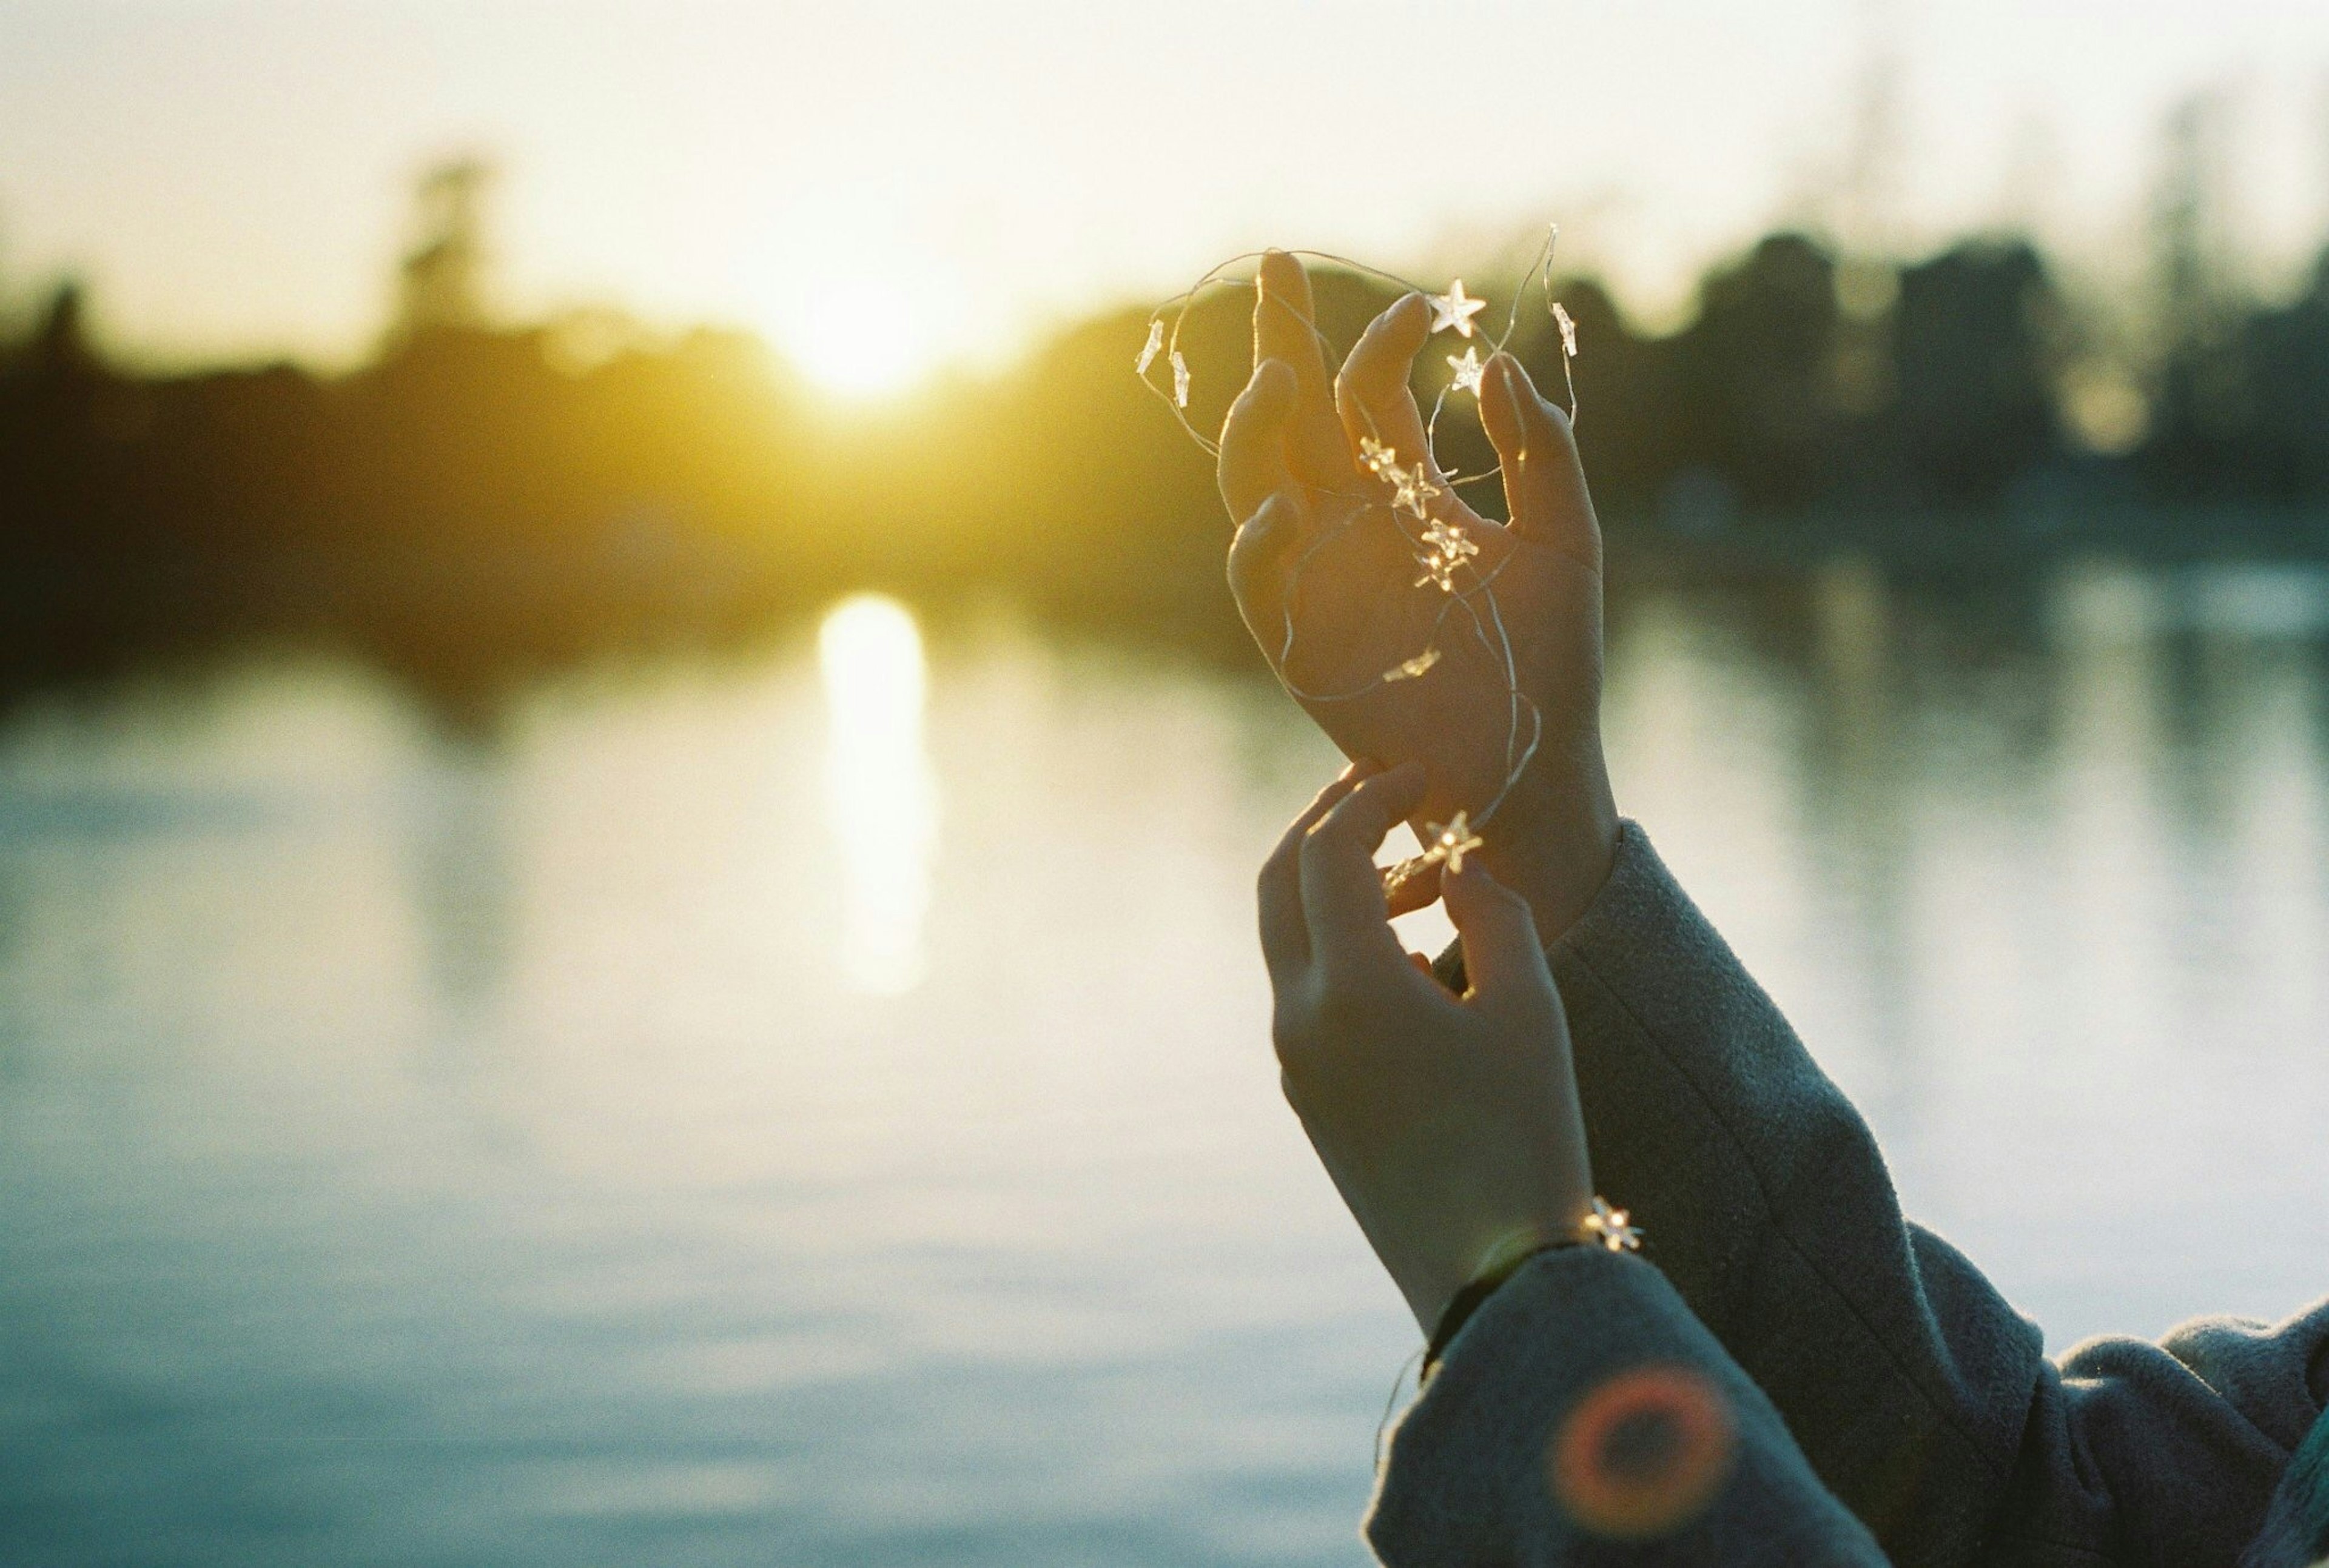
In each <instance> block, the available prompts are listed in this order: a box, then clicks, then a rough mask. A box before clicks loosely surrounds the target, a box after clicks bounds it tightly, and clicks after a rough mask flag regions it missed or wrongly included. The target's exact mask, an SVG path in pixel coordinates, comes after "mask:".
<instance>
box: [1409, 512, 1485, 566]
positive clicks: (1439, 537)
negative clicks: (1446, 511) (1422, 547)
mask: <svg viewBox="0 0 2329 1568" xmlns="http://www.w3.org/2000/svg"><path fill="white" fill-rule="evenodd" d="M1423 542H1424V543H1426V544H1428V545H1429V546H1430V547H1431V548H1432V549H1435V550H1437V551H1438V552H1439V553H1440V554H1441V555H1444V556H1446V557H1447V559H1449V560H1451V561H1466V560H1470V559H1472V558H1473V557H1474V556H1476V555H1478V554H1479V553H1480V547H1479V546H1478V545H1477V544H1476V543H1474V542H1473V540H1472V536H1471V535H1470V534H1468V533H1466V532H1465V531H1464V525H1463V524H1462V523H1460V522H1447V521H1439V522H1435V523H1433V524H1432V525H1431V526H1430V527H1429V528H1427V529H1425V530H1423Z"/></svg>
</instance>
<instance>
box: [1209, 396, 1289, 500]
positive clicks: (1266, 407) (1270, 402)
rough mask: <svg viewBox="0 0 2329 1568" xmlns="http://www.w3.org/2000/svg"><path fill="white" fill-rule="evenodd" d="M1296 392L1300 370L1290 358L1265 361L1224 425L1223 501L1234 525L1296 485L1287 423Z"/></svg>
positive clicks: (1222, 442)
mask: <svg viewBox="0 0 2329 1568" xmlns="http://www.w3.org/2000/svg"><path fill="white" fill-rule="evenodd" d="M1296 390H1297V389H1296V384H1295V380H1294V372H1293V371H1291V370H1289V369H1288V368H1287V363H1286V361H1284V360H1264V361H1261V363H1259V364H1258V365H1256V366H1254V368H1253V377H1252V379H1251V380H1249V381H1247V382H1246V384H1245V390H1243V391H1242V392H1240V393H1239V394H1238V398H1237V401H1236V402H1234V403H1231V405H1230V414H1229V418H1227V419H1226V420H1224V421H1223V422H1222V424H1221V464H1220V467H1219V470H1218V478H1219V480H1220V482H1221V503H1222V504H1223V505H1225V506H1227V507H1228V508H1229V509H1230V521H1231V522H1233V523H1234V522H1242V521H1244V520H1245V519H1247V518H1249V517H1251V516H1252V515H1253V514H1254V512H1257V511H1258V510H1259V508H1260V506H1261V503H1262V501H1263V498H1265V497H1266V496H1268V495H1269V494H1271V493H1273V492H1276V491H1279V490H1285V489H1287V488H1290V487H1291V485H1292V484H1293V481H1294V475H1293V474H1292V473H1291V472H1289V471H1288V470H1287V466H1286V421H1287V417H1288V416H1289V415H1291V414H1292V413H1293V412H1294V398H1295V392H1296Z"/></svg>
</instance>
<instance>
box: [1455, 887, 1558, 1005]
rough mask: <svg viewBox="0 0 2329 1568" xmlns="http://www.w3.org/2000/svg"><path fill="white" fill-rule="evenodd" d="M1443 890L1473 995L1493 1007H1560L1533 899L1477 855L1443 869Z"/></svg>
mask: <svg viewBox="0 0 2329 1568" xmlns="http://www.w3.org/2000/svg"><path fill="white" fill-rule="evenodd" d="M1439 890H1440V896H1441V897H1442V898H1444V899H1445V900H1446V902H1447V917H1448V918H1449V919H1450V920H1452V921H1454V922H1455V923H1456V931H1457V934H1458V935H1459V936H1461V937H1462V938H1463V939H1464V972H1465V974H1466V977H1467V978H1468V979H1469V980H1470V981H1471V984H1472V995H1473V996H1474V997H1475V998H1476V999H1477V1000H1480V1001H1482V1002H1484V1003H1485V1004H1486V1005H1488V1006H1490V1007H1507V1006H1515V1005H1517V1006H1520V1007H1523V1008H1533V1007H1548V1008H1552V1009H1558V1008H1559V1006H1560V1002H1559V1000H1558V993H1557V992H1555V991H1554V990H1553V986H1552V971H1551V969H1550V968H1549V967H1547V966H1546V964H1545V962H1544V949H1543V947H1542V946H1541V945H1540V944H1538V941H1537V934H1536V920H1535V918H1534V916H1533V915H1531V914H1530V912H1529V906H1528V900H1527V899H1525V898H1523V897H1521V896H1520V895H1519V894H1517V893H1515V892H1513V890H1512V889H1511V888H1509V887H1505V886H1504V884H1503V883H1502V882H1499V881H1497V880H1496V879H1495V878H1494V877H1491V876H1489V875H1488V871H1487V868H1486V867H1485V866H1483V865H1481V864H1480V862H1479V861H1478V860H1476V859H1466V861H1465V862H1464V869H1462V870H1460V871H1448V870H1444V869H1443V870H1442V871H1441V873H1440V877H1439Z"/></svg>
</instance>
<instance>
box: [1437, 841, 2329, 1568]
mask: <svg viewBox="0 0 2329 1568" xmlns="http://www.w3.org/2000/svg"><path fill="white" fill-rule="evenodd" d="M1551 960H1552V968H1553V975H1554V979H1555V980H1556V981H1558V982H1559V984H1560V987H1561V998H1562V1000H1563V1002H1564V1003H1565V1004H1566V1006H1567V1009H1568V1012H1569V1021H1570V1035H1571V1037H1572V1040H1573V1049H1574V1056H1575V1059H1576V1063H1577V1073H1578V1087H1579V1096H1580V1098H1581V1100H1582V1103H1583V1105H1584V1109H1585V1118H1586V1126H1587V1129H1588V1131H1589V1138H1590V1140H1591V1143H1592V1154H1593V1166H1594V1173H1595V1177H1596V1178H1597V1180H1598V1184H1599V1186H1600V1187H1601V1188H1602V1190H1603V1191H1604V1192H1606V1193H1608V1195H1609V1197H1610V1199H1611V1201H1613V1202H1615V1203H1617V1204H1620V1205H1622V1206H1624V1207H1628V1208H1631V1209H1632V1210H1633V1211H1634V1214H1635V1217H1636V1222H1637V1223H1638V1224H1640V1225H1641V1226H1642V1227H1643V1229H1644V1230H1645V1233H1646V1234H1647V1235H1648V1236H1649V1238H1650V1242H1651V1244H1652V1246H1653V1247H1654V1248H1655V1253H1656V1257H1657V1260H1658V1263H1659V1266H1660V1267H1661V1268H1662V1269H1663V1270H1664V1272H1665V1274H1666V1276H1667V1278H1668V1279H1669V1280H1671V1281H1672V1282H1673V1284H1674V1287H1675V1289H1676V1290H1677V1291H1679V1293H1680V1294H1681V1296H1682V1298H1683V1301H1684V1302H1686V1303H1687V1304H1688V1305H1689V1307H1690V1308H1691V1309H1692V1310H1693V1312H1694V1313H1695V1314H1696V1315H1697V1317H1698V1318H1699V1319H1701V1320H1702V1322H1703V1323H1704V1324H1705V1325H1706V1327H1707V1328H1708V1329H1710V1330H1711V1332H1712V1333H1713V1334H1714V1336H1715V1337H1716V1338H1717V1339H1719V1340H1720V1341H1721V1343H1722V1345H1723V1347H1725V1348H1726V1349H1727V1350H1728V1351H1729V1352H1730V1355H1731V1356H1732V1357H1734V1358H1735V1359H1736V1360H1737V1362H1738V1363H1739V1365H1740V1366H1741V1367H1742V1368H1743V1369H1744V1370H1745V1372H1746V1373H1747V1375H1748V1376H1749V1377H1751V1378H1752V1379H1754V1381H1755V1382H1756V1383H1757V1384H1758V1385H1760V1386H1761V1387H1762V1388H1763V1390H1764V1391H1765V1392H1766V1393H1767V1394H1769V1396H1770V1398H1771V1400H1772V1403H1773V1404H1775V1405H1776V1406H1777V1409H1778V1411H1779V1413H1780V1414H1781V1415H1782V1416H1783V1417H1784V1418H1785V1419H1786V1422H1787V1426H1788V1429H1789V1430H1790V1431H1791V1432H1793V1433H1794V1434H1795V1438H1796V1441H1797V1443H1799V1444H1800V1445H1801V1447H1802V1450H1803V1452H1804V1454H1805V1456H1806V1458H1807V1459H1808V1460H1809V1461H1810V1463H1811V1465H1812V1468H1813V1469H1814V1470H1815V1472H1816V1473H1817V1474H1818V1475H1819V1477H1820V1479H1822V1480H1823V1481H1824V1482H1825V1484H1826V1485H1827V1486H1828V1487H1829V1488H1830V1489H1831V1490H1833V1491H1834V1494H1835V1495H1836V1496H1837V1497H1838V1498H1841V1499H1842V1500H1843V1502H1844V1503H1845V1504H1846V1505H1847V1506H1849V1507H1851V1508H1852V1510H1853V1512H1854V1513H1855V1514H1856V1515H1858V1516H1859V1517H1860V1518H1861V1519H1862V1520H1863V1521H1865V1522H1866V1524H1867V1525H1868V1526H1869V1527H1870V1528H1871V1529H1872V1531H1873V1532H1874V1533H1875V1535H1876V1536H1877V1538H1878V1540H1879V1542H1880V1543H1881V1545H1882V1546H1883V1547H1884V1549H1885V1550H1886V1552H1888V1553H1889V1554H1891V1558H1892V1559H1893V1561H1895V1562H1896V1563H1900V1564H1902V1565H1904V1568H1909V1565H1932V1568H1943V1565H1956V1564H1962V1563H1971V1562H1974V1561H1975V1560H1976V1558H1977V1557H1978V1559H1979V1560H1980V1561H1982V1562H1984V1563H1988V1562H1992V1561H1997V1562H2047V1563H2051V1562H2059V1563H2100V1562H2109V1563H2131V1564H2132V1563H2144V1564H2147V1563H2160V1564H2162V1565H2163V1568H2164V1565H2165V1564H2170V1563H2172V1564H2175V1565H2177V1568H2210V1565H2211V1564H2221V1565H2223V1568H2230V1565H2231V1564H2232V1563H2236V1562H2237V1561H2238V1559H2239V1553H2240V1548H2241V1547H2242V1546H2243V1545H2245V1544H2246V1542H2247V1541H2248V1539H2249V1537H2250V1536H2252V1535H2255V1533H2256V1532H2257V1529H2258V1526H2260V1524H2261V1523H2262V1520H2263V1517H2264V1511H2265V1507H2266V1504H2267V1502H2268V1499H2269V1498H2270V1496H2271V1493H2272V1490H2273V1487H2274V1484H2275V1481H2276V1480H2277V1477H2278V1475H2279V1472H2280V1471H2281V1470H2282V1469H2284V1468H2286V1466H2287V1459H2288V1456H2289V1454H2290V1452H2291V1451H2293V1450H2294V1449H2295V1448H2296V1444H2297V1443H2298V1442H2299V1441H2302V1440H2303V1438H2304V1435H2305V1432H2306V1430H2307V1428H2308V1427H2309V1426H2310V1424H2311V1422H2312V1421H2313V1419H2314V1418H2315V1416H2317V1415H2318V1413H2319V1412H2320V1409H2321V1405H2322V1400H2323V1393H2324V1382H2329V1359H2324V1349H2323V1347H2324V1342H2329V1303H2324V1304H2323V1305H2321V1306H2319V1307H2316V1308H2315V1309H2314V1310H2312V1311H2310V1312H2308V1313H2306V1314H2305V1315H2303V1316H2301V1317H2299V1318H2297V1319H2293V1320H2291V1321H2290V1322H2288V1323H2287V1324H2283V1325H2281V1326H2280V1327H2278V1328H2277V1329H2262V1328H2260V1327H2258V1326H2256V1325H2252V1324H2240V1323H2230V1322H2210V1323H2202V1324H2195V1325H2192V1326H2190V1327H2188V1328H2186V1329H2182V1330H2179V1331H2178V1332H2177V1333H2176V1334H2174V1335H2173V1336H2171V1337H2170V1338H2168V1339H2167V1340H2166V1341H2165V1342H2164V1344H2160V1345H2151V1344H2146V1343H2144V1342H2140V1341H2135V1340H2107V1341H2101V1342H2098V1343H2096V1344H2092V1345H2089V1346H2084V1347H2080V1348H2079V1349H2078V1350H2076V1351H2074V1352H2073V1353H2072V1354H2071V1355H2070V1357H2067V1358H2066V1359H2065V1361H2064V1362H2063V1364H2062V1365H2061V1366H2060V1367H2057V1366H2054V1365H2052V1364H2051V1363H2050V1362H2048V1360H2047V1359H2046V1357H2045V1356H2044V1353H2043V1343H2042V1340H2041V1336H2040V1334H2039V1331H2038V1329H2037V1327H2036V1326H2035V1325H2034V1324H2032V1323H2031V1322H2029V1321H2028V1320H2027V1319H2023V1317H2021V1316H2020V1315H2019V1314H2018V1313H2016V1312H2015V1311H2014V1310H2013V1309H2012V1308H2011V1307H2010V1306H2008V1305H2007V1304H2006V1302H2005V1301H2004V1299H2003V1298H2002V1297H2000V1296H1999V1295H1998V1293H1997V1291H1995V1290H1994V1288H1992V1286H1991V1285H1990V1283H1989V1282H1988V1281H1987V1280H1986V1279H1985V1278H1984V1277H1983V1276H1982V1274H1981V1272H1979V1271H1978V1270H1976V1269H1975V1268H1974V1267H1973V1265H1972V1264H1971V1263H1968V1262H1966V1259H1965V1258H1964V1257H1963V1256H1962V1255H1960V1254H1959V1253H1957V1251H1956V1250H1955V1249H1954V1248H1952V1247H1951V1246H1950V1245H1949V1244H1947V1243H1946V1242H1944V1241H1942V1240H1941V1239H1940V1238H1939V1237H1938V1236H1935V1235H1932V1234H1930V1233H1929V1232H1927V1231H1924V1230H1922V1229H1920V1228H1919V1227H1916V1226H1913V1225H1909V1224H1908V1223H1907V1222H1906V1221H1905V1220H1904V1219H1903V1218H1902V1216H1901V1214H1900V1205H1899V1202H1898V1200H1897V1198H1896V1197H1895V1196H1894V1194H1893V1190H1892V1186H1891V1179H1890V1178H1889V1176H1888V1175H1887V1173H1886V1171H1885V1169H1884V1162H1883V1160H1882V1158H1881V1155H1880V1154H1879V1153H1878V1151H1877V1148H1876V1143H1875V1140H1874V1139H1873V1137H1872V1135H1871V1134H1870V1132H1869V1130H1868V1127H1867V1124H1866V1123H1865V1122H1862V1120H1861V1117H1860V1115H1859V1113H1858V1112H1856V1111H1855V1110H1854V1109H1853V1106H1852V1104H1851V1103H1850V1102H1849V1101H1847V1100H1846V1099H1845V1098H1844V1097H1843V1094H1842V1093H1841V1092H1840V1091H1839V1090H1838V1089H1837V1088H1836V1086H1835V1085H1834V1084H1833V1083H1831V1082H1830V1081H1829V1080H1828V1078H1827V1076H1826V1075H1825V1074H1823V1073H1822V1072H1821V1071H1820V1070H1819V1067H1818V1066H1817V1065H1816V1064H1815V1063H1814V1062H1813V1060H1812V1059H1811V1056H1810V1055H1809V1054H1808V1053H1807V1052H1806V1050H1805V1049H1804V1047H1803V1045H1802V1042H1801V1041H1799V1040H1798V1039H1797V1038H1796V1035H1795V1031H1794V1030H1793V1029H1792V1028H1789V1026H1788V1024H1787V1019H1785V1018H1784V1017H1782V1016H1781V1014H1780V1012H1779V1010H1778V1009H1777V1007H1776V1006H1775V1005H1774V1004H1773V1003H1772V1001H1771V1000H1770V998H1769V997H1768V996H1766V995H1765V994H1764V993H1763V991H1762V990H1761V988H1760V987H1759V986H1758V985H1757V984H1756V983H1755V981H1753V980H1752V979H1751V978H1750V977H1749V975H1748V974H1747V972H1746V971H1745V970H1744V969H1742V968H1741V967H1740V963H1739V961H1738V959H1737V958H1736V957H1735V956H1734V955H1733V954H1732V953H1731V952H1730V948H1729V947H1728V946H1727V945H1726V944H1724V943H1723V941H1722V939H1721V936H1720V935H1718V934H1716V933H1715V931H1714V929H1713V928H1712V927H1711V925H1708V924H1707V922H1706V920H1705V918H1704V916H1702V915H1701V914H1700V913H1699V912H1698V910H1697V908H1696V907H1695V906H1693V904H1692V903H1691V901H1690V898H1689V897H1688V896H1687V895H1686V894H1684V893H1683V890H1682V888H1681V887H1679V886H1677V885H1676V884H1675V882H1674V878H1673V877H1672V876H1671V875H1670V874H1669V873H1668V872H1667V870H1666V869H1665V867H1664V865H1663V864H1661V863H1660V861H1659V859H1658V858H1657V855H1656V853H1655V851H1654V850H1652V849H1651V848H1650V845H1649V842H1648V840H1647V839H1646V838H1645V836H1644V834H1643V833H1642V831H1641V829H1640V828H1639V827H1638V826H1637V825H1636V824H1633V823H1627V824H1626V827H1625V829H1624V831H1623V832H1622V834H1621V836H1620V840H1619V845H1618V852H1617V864H1616V867H1615V869H1613V870H1612V872H1611V874H1610V878H1609V881H1608V885H1607V886H1606V887H1604V888H1603V889H1602V891H1601V893H1600V895H1599V896H1598V898H1597V899H1596V900H1595V902H1594V904H1593V906H1592V907H1591V908H1590V909H1589V910H1588V911H1587V912H1586V914H1585V915H1584V917H1583V918H1582V919H1580V920H1579V922H1578V924H1577V925H1576V927H1575V928H1574V929H1572V930H1571V931H1570V933H1569V934H1567V935H1566V936H1565V937H1563V938H1562V939H1561V942H1559V943H1558V944H1555V945H1554V948H1553V950H1552V952H1551ZM1442 963H1443V966H1444V967H1443V970H1442V973H1443V978H1447V979H1449V980H1451V981H1454V982H1456V983H1457V985H1458V986H1459V988H1460V984H1461V972H1460V963H1459V962H1457V957H1456V954H1455V953H1453V952H1451V953H1450V954H1448V955H1447V957H1446V958H1443V960H1442Z"/></svg>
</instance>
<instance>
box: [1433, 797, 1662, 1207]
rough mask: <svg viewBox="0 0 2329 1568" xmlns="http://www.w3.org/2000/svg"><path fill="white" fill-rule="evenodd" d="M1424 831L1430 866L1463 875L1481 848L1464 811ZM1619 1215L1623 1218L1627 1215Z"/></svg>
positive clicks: (1435, 823)
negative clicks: (1468, 860)
mask: <svg viewBox="0 0 2329 1568" xmlns="http://www.w3.org/2000/svg"><path fill="white" fill-rule="evenodd" d="M1423 831H1425V832H1427V833H1429V834H1430V835H1431V838H1430V841H1429V842H1428V843H1426V844H1425V845H1424V847H1423V856H1422V860H1423V864H1425V865H1427V866H1429V865H1430V864H1432V863H1433V862H1434V861H1439V862H1443V863H1445V864H1446V866H1447V869H1449V870H1450V871H1453V872H1455V873H1456V874H1457V876H1459V877H1460V876H1462V875H1463V873H1464V857H1465V856H1466V855H1468V854H1470V853H1471V852H1472V851H1473V850H1476V849H1478V848H1480V840H1479V837H1478V836H1477V835H1476V834H1475V833H1474V832H1473V831H1472V826H1471V824H1470V823H1469V822H1466V821H1465V819H1464V813H1463V812H1457V813H1456V815H1455V816H1454V817H1453V818H1452V819H1450V820H1449V822H1447V826H1445V827H1442V826H1440V825H1439V824H1438V823H1437V822H1426V823H1424V824H1423ZM1617 1217H1618V1218H1619V1219H1621V1220H1622V1219H1623V1218H1625V1216H1623V1215H1619V1216H1617ZM1586 1223H1587V1224H1588V1225H1590V1224H1592V1223H1593V1222H1592V1221H1590V1220H1588V1221H1586Z"/></svg>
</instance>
